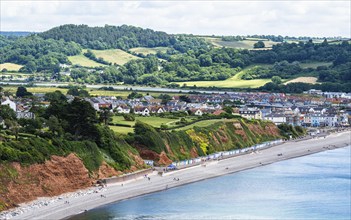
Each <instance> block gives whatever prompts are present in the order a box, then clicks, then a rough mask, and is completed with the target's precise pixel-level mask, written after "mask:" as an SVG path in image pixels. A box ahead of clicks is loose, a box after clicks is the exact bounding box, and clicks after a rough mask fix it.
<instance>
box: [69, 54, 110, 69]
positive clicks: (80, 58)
mask: <svg viewBox="0 0 351 220" xmlns="http://www.w3.org/2000/svg"><path fill="white" fill-rule="evenodd" d="M68 60H69V61H71V63H72V64H73V65H80V66H84V67H98V66H105V65H104V64H101V63H98V62H95V61H94V60H91V59H89V58H87V57H86V56H84V55H83V54H79V55H76V56H69V57H68Z"/></svg>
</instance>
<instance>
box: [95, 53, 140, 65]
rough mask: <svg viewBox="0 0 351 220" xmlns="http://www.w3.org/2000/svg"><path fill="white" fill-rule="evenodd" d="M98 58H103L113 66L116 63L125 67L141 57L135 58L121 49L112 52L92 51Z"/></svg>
mask: <svg viewBox="0 0 351 220" xmlns="http://www.w3.org/2000/svg"><path fill="white" fill-rule="evenodd" d="M91 51H92V52H93V53H94V54H95V56H96V57H97V58H99V57H101V58H103V59H104V60H105V61H108V62H111V63H112V64H114V63H116V64H118V65H123V64H125V63H127V62H128V61H131V60H135V59H140V58H139V57H136V56H133V55H131V54H129V53H127V52H125V51H123V50H120V49H111V50H91Z"/></svg>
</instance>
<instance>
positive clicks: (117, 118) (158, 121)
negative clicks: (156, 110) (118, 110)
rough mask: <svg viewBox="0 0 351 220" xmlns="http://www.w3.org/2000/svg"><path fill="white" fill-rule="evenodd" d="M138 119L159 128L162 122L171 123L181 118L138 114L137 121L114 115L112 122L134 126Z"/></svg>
mask: <svg viewBox="0 0 351 220" xmlns="http://www.w3.org/2000/svg"><path fill="white" fill-rule="evenodd" d="M137 120H139V121H141V122H144V123H146V124H149V125H151V126H153V127H156V128H159V127H160V126H161V125H162V124H170V123H172V122H176V121H179V119H170V118H160V117H156V116H149V117H143V116H136V117H135V121H125V120H124V118H123V116H113V118H112V123H118V124H125V125H131V126H134V124H135V122H136V121H137Z"/></svg>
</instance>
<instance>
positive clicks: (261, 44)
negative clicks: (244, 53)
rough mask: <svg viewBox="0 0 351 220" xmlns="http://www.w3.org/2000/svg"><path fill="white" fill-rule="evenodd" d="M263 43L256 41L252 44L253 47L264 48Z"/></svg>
mask: <svg viewBox="0 0 351 220" xmlns="http://www.w3.org/2000/svg"><path fill="white" fill-rule="evenodd" d="M264 47H265V44H264V43H263V41H258V42H257V43H255V44H254V48H264Z"/></svg>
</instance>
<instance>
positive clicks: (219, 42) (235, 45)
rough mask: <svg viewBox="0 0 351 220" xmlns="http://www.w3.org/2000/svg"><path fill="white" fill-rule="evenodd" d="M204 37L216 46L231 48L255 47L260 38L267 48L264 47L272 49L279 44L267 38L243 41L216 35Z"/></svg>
mask: <svg viewBox="0 0 351 220" xmlns="http://www.w3.org/2000/svg"><path fill="white" fill-rule="evenodd" d="M204 39H205V40H206V41H207V42H209V43H211V44H213V45H214V46H215V47H229V48H238V49H248V50H250V49H251V50H252V49H254V47H253V45H254V44H255V43H256V42H258V40H262V41H263V42H264V44H265V46H266V48H262V49H270V48H271V47H272V46H273V45H275V44H277V42H273V41H269V40H267V39H255V40H254V39H249V40H243V41H222V39H221V38H216V37H204Z"/></svg>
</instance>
